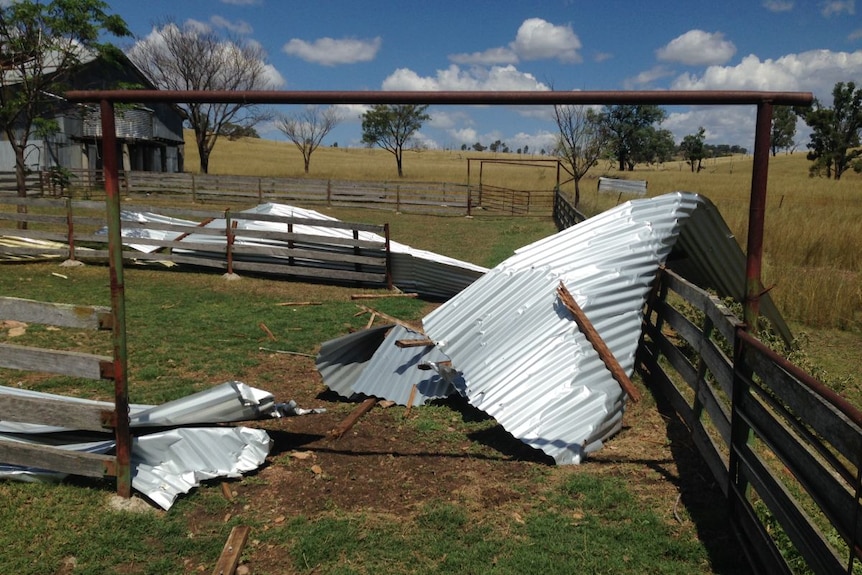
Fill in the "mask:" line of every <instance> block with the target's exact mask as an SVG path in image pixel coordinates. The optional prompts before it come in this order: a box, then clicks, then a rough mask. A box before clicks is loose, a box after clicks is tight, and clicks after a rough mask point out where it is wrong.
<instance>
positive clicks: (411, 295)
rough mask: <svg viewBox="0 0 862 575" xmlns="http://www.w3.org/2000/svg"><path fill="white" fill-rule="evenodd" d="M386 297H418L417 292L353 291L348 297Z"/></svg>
mask: <svg viewBox="0 0 862 575" xmlns="http://www.w3.org/2000/svg"><path fill="white" fill-rule="evenodd" d="M386 297H419V294H418V293H381V294H376V293H355V294H352V295H351V296H350V299H383V298H386Z"/></svg>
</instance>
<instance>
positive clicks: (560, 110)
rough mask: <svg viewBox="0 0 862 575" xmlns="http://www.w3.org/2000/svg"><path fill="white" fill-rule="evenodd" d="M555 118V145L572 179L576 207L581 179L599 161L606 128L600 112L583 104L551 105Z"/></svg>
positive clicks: (579, 194) (605, 136)
mask: <svg viewBox="0 0 862 575" xmlns="http://www.w3.org/2000/svg"><path fill="white" fill-rule="evenodd" d="M554 120H555V121H556V122H557V128H558V129H559V130H560V140H559V143H558V144H557V148H558V149H559V152H560V155H561V156H562V157H563V159H564V160H565V161H566V163H567V164H568V165H569V170H570V172H571V174H572V179H573V180H574V181H575V207H578V205H579V204H580V202H581V186H580V182H581V179H582V178H583V177H584V176H585V175H586V173H587V171H588V170H589V169H590V168H592V167H593V166H595V165H596V163H597V162H598V161H599V157H600V156H601V153H602V150H603V149H604V148H605V144H606V141H607V132H606V131H605V130H604V129H603V127H602V121H601V116H599V114H597V113H596V112H595V111H593V110H591V109H590V108H587V107H584V106H554Z"/></svg>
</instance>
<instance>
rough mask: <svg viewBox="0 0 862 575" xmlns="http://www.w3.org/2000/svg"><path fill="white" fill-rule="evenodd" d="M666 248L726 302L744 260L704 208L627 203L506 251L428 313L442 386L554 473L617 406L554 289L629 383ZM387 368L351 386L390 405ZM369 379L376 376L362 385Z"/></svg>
mask: <svg viewBox="0 0 862 575" xmlns="http://www.w3.org/2000/svg"><path fill="white" fill-rule="evenodd" d="M672 250H673V251H676V255H675V257H676V259H675V263H679V262H680V261H681V260H679V257H684V256H687V258H688V262H687V267H688V269H689V271H691V272H692V273H693V274H694V276H695V277H693V278H691V279H693V280H694V281H695V282H696V283H703V282H706V285H714V287H715V288H716V289H718V291H719V294H720V295H737V294H736V293H735V292H733V291H732V292H731V293H725V290H729V289H736V288H737V287H738V285H740V284H739V282H740V280H742V281H744V273H745V269H744V268H745V266H744V262H745V258H744V256H743V255H742V251H741V249H740V247H739V245H738V244H737V243H736V240H735V238H734V237H733V235H732V234H730V232H729V231H728V229H727V225H726V224H725V223H724V221H723V220H722V219H721V216H720V215H719V214H718V211H717V210H716V209H715V207H714V206H713V205H712V203H711V202H710V201H709V200H708V199H707V198H705V197H703V196H699V195H697V194H691V193H686V192H675V193H672V194H667V195H663V196H659V197H656V198H650V199H639V200H633V201H631V202H627V203H625V204H622V205H620V206H618V207H616V208H614V209H611V210H609V211H607V212H604V213H603V214H599V215H598V216H595V217H593V218H590V219H589V220H587V221H585V222H582V223H580V224H578V225H577V226H574V227H572V228H569V229H567V230H564V231H562V232H559V233H558V234H555V235H553V236H550V237H548V238H545V239H543V240H540V241H538V242H535V243H533V244H531V245H528V246H525V247H523V248H521V249H519V250H517V252H516V253H515V255H514V256H512V257H511V258H509V259H507V260H506V261H504V262H503V263H501V264H500V265H499V266H497V267H496V268H494V269H493V270H491V271H489V272H488V273H487V274H485V275H484V276H483V277H482V278H480V279H479V280H477V281H476V282H475V283H473V284H472V285H471V286H469V287H468V288H466V289H465V290H463V291H462V292H460V293H459V294H457V295H456V296H455V297H453V298H452V299H451V300H449V301H447V302H446V303H444V304H443V305H441V306H440V307H439V308H437V309H436V310H435V311H433V312H431V313H430V314H428V315H427V316H426V317H425V318H424V319H423V326H424V329H425V333H426V334H427V335H428V337H430V338H431V339H432V340H433V341H434V342H435V344H436V349H437V350H439V351H440V352H441V353H442V354H443V357H447V358H449V359H451V368H444V369H441V370H440V371H441V373H442V374H443V376H444V379H448V377H449V376H450V375H452V374H455V375H458V376H460V377H459V379H458V380H457V381H452V382H451V383H452V384H453V385H454V387H455V388H456V389H457V390H458V391H459V392H460V393H462V394H463V395H465V396H466V397H467V399H468V401H469V402H470V403H471V404H472V405H473V406H474V407H476V408H478V409H481V410H482V411H485V412H486V413H488V414H489V415H491V416H493V417H495V418H496V419H497V421H498V422H499V423H500V424H501V425H502V426H503V427H504V428H505V429H506V430H508V431H509V432H510V433H512V435H514V436H515V437H517V438H519V439H521V440H522V441H524V442H525V443H527V444H528V445H531V446H533V447H535V448H537V449H541V450H542V451H544V452H545V453H547V454H548V455H550V456H551V457H553V458H554V460H555V461H556V462H557V463H560V464H566V463H578V462H580V461H581V460H582V459H583V458H584V457H585V456H586V455H587V454H589V453H590V452H592V451H594V450H596V449H599V448H600V447H601V446H602V443H603V441H604V440H606V439H607V438H608V437H609V436H610V435H612V434H613V433H615V432H616V431H617V430H619V429H620V427H621V424H622V416H623V412H624V410H625V404H626V398H625V397H624V394H623V392H622V389H621V388H620V386H619V384H618V383H617V382H616V381H615V380H614V379H613V378H612V376H611V374H610V372H609V371H608V369H607V368H606V367H605V365H604V362H602V361H601V359H600V358H599V357H598V355H597V353H596V352H595V350H594V349H593V347H592V345H591V344H590V343H589V342H587V340H586V339H585V337H584V336H583V335H582V334H581V333H580V331H579V330H578V327H577V325H576V324H575V322H574V321H573V319H572V317H571V315H570V313H569V312H568V310H566V309H565V307H564V306H563V305H562V304H561V303H560V301H559V300H558V297H557V293H556V288H557V286H558V285H559V283H560V282H563V284H564V285H565V286H566V287H567V288H568V290H569V292H570V293H571V294H572V295H573V297H574V298H575V300H576V301H577V302H578V304H579V306H580V307H581V308H582V309H583V310H584V312H585V313H586V315H587V317H588V318H589V319H590V321H591V323H592V324H593V325H594V327H595V328H596V330H597V331H598V333H599V334H600V335H601V337H602V339H603V340H604V341H605V343H606V344H607V346H608V347H609V349H610V350H611V352H612V353H613V354H614V356H615V357H616V359H617V361H618V362H619V363H620V365H621V366H622V368H623V369H624V370H625V371H626V372H627V373H628V374H629V375H631V374H632V373H633V371H634V360H635V353H636V350H637V345H638V342H639V339H640V335H641V319H642V318H641V315H642V310H643V305H644V303H645V300H646V297H647V295H648V294H649V291H650V289H651V287H652V285H653V282H654V280H655V277H656V274H657V273H658V269H659V267H660V266H661V265H662V264H664V263H665V261H666V260H667V258H668V256H669V254H671V252H672ZM770 304H771V302H768V304H767V305H766V306H765V308H766V309H772V310H774V306H771V305H770ZM774 314H775V316H776V317H777V318H778V320H780V316H778V315H777V311H775V312H774ZM380 345H381V346H382V345H385V343H382V342H381V344H380ZM341 353H342V354H344V356H345V357H346V356H347V355H348V353H349V350H347V349H344V350H342V351H341ZM364 353H365V354H366V355H367V356H368V357H369V358H370V357H374V354H375V353H376V351H375V350H374V349H372V346H367V347H366V349H365V350H364ZM337 359H338V358H336V357H333V358H331V360H332V363H337ZM399 365H401V364H399V363H398V362H397V361H395V360H394V359H393V360H391V364H388V365H381V366H380V367H376V371H374V370H372V369H371V367H372V366H371V364H370V363H368V364H365V365H362V366H361V367H362V369H361V370H360V369H355V372H354V373H353V374H352V378H353V381H355V380H358V379H359V378H360V377H366V381H367V382H369V384H370V385H369V386H367V387H365V388H364V390H365V391H364V392H365V393H366V394H368V395H373V396H377V397H382V398H386V399H390V398H389V397H388V394H390V393H392V390H391V385H390V382H389V374H390V373H391V372H392V371H393V367H395V366H399ZM354 367H355V366H354ZM366 371H367V372H371V373H368V374H366V373H365V372H366ZM378 372H380V373H382V374H383V375H384V376H385V377H383V378H381V380H380V382H379V383H374V376H375V375H376V373H378ZM325 383H327V385H329V384H330V382H329V381H327V380H325Z"/></svg>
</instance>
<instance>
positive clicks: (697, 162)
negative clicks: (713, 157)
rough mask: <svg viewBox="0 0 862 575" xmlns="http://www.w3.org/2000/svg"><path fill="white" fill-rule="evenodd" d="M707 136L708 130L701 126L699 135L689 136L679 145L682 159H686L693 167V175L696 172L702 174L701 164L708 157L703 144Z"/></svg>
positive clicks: (698, 131)
mask: <svg viewBox="0 0 862 575" xmlns="http://www.w3.org/2000/svg"><path fill="white" fill-rule="evenodd" d="M705 136H706V130H704V129H703V126H701V127H700V128H698V130H697V134H689V135H688V136H686V137H684V138H683V139H682V143H681V144H680V145H679V149H680V151H681V152H682V157H683V158H684V159H685V162H686V163H687V164H688V165H689V166H691V171H692V173H694V172H695V171H697V172H700V170H701V169H702V166H701V163H702V162H703V159H704V158H705V157H706V148H705V147H704V144H703V140H704V138H705ZM695 168H696V170H695Z"/></svg>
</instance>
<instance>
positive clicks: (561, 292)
mask: <svg viewBox="0 0 862 575" xmlns="http://www.w3.org/2000/svg"><path fill="white" fill-rule="evenodd" d="M557 295H558V296H559V297H560V301H561V302H562V304H563V305H564V306H565V307H566V309H567V310H569V311H570V312H572V317H574V319H575V323H577V324H578V328H579V329H580V330H581V333H582V334H584V337H586V338H587V341H589V342H590V344H591V345H592V346H593V349H595V350H596V353H598V354H599V358H601V360H602V361H603V362H604V364H605V366H607V368H608V371H610V372H611V375H612V376H613V378H614V379H615V380H617V383H619V384H620V386H622V388H623V391H625V392H626V393H627V394H628V396H629V397H631V398H632V401H634V402H637V401H640V398H641V394H640V392H639V391H638V389H637V388H636V387H635V385H634V384H633V383H632V381H631V380H630V379H629V376H628V375H626V372H625V371H624V370H623V368H622V366H621V365H620V363H619V362H618V361H617V358H616V357H614V354H613V353H611V350H610V349H609V348H608V346H607V344H606V343H605V340H603V339H602V336H600V335H599V332H598V331H596V328H595V327H594V326H593V324H592V322H590V320H589V318H588V317H587V315H586V314H585V313H584V310H582V309H581V306H579V305H578V302H576V301H575V298H574V297H572V294H571V293H569V290H568V289H566V286H565V285H564V284H563V282H560V285H559V287H557Z"/></svg>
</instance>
